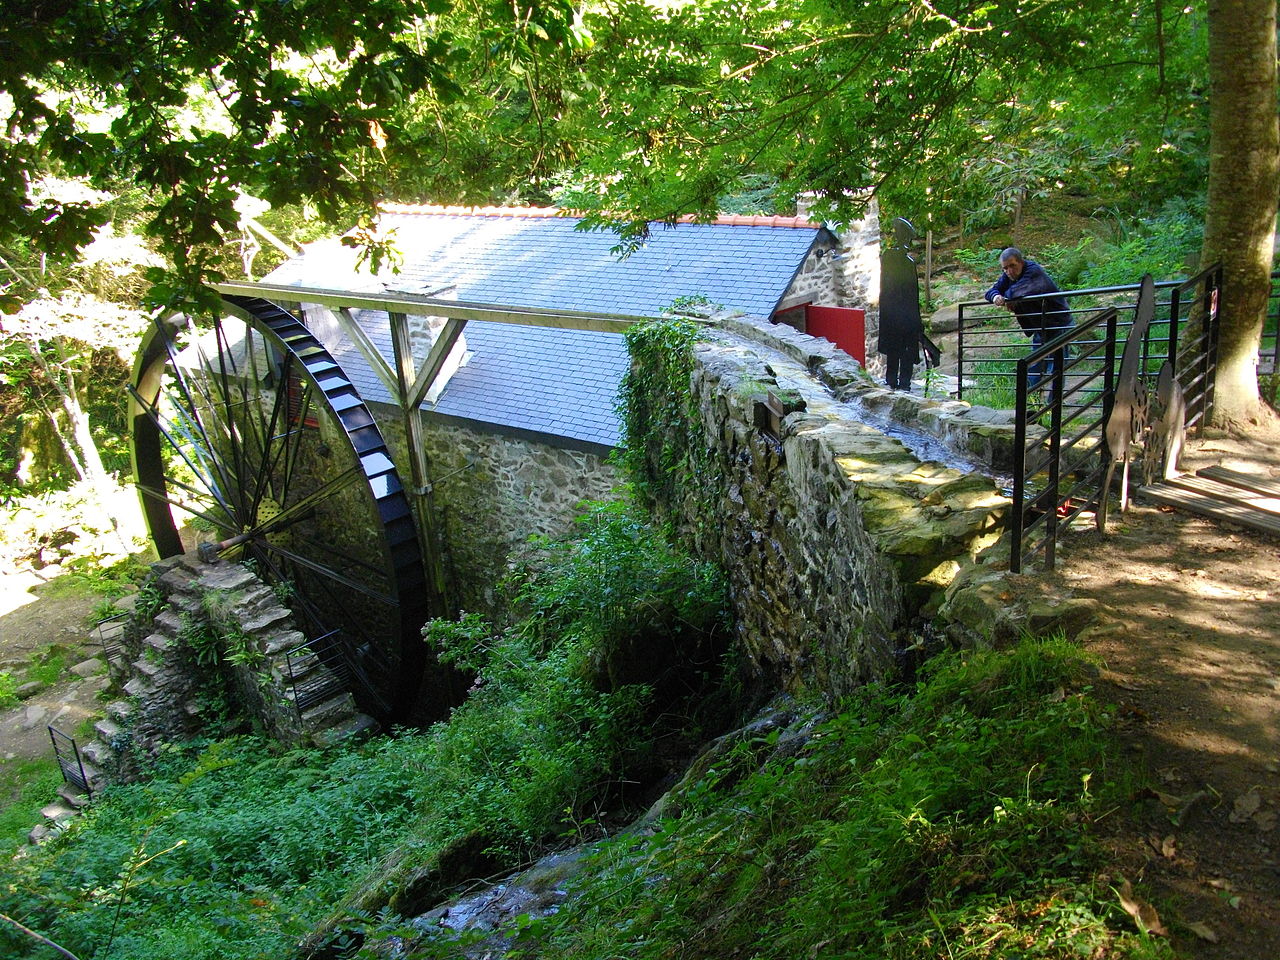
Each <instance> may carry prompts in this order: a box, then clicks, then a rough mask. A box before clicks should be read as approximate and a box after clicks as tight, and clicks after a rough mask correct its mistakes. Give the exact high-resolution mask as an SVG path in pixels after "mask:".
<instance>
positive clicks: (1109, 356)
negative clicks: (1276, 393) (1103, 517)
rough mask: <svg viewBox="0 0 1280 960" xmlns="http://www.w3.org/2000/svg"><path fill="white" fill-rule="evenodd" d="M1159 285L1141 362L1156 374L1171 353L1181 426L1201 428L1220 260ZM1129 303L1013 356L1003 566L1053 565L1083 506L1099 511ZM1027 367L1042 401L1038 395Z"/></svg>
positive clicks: (1213, 355)
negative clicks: (1009, 495)
mask: <svg viewBox="0 0 1280 960" xmlns="http://www.w3.org/2000/svg"><path fill="white" fill-rule="evenodd" d="M1157 286H1158V287H1161V286H1162V287H1163V289H1164V290H1165V291H1167V297H1168V298H1167V299H1166V300H1165V301H1164V302H1163V306H1164V307H1165V308H1166V309H1165V311H1164V313H1163V315H1162V316H1161V317H1160V319H1158V320H1157V322H1155V323H1153V324H1152V325H1151V326H1150V327H1149V328H1148V330H1147V335H1146V337H1145V338H1144V340H1143V343H1142V357H1143V364H1142V367H1141V369H1142V370H1143V371H1144V372H1145V374H1146V375H1147V376H1150V377H1154V375H1155V374H1156V372H1157V371H1158V370H1159V367H1160V365H1161V364H1163V363H1164V361H1165V360H1166V359H1168V358H1170V357H1172V358H1173V359H1174V370H1175V373H1176V375H1177V378H1178V382H1179V384H1180V385H1181V387H1182V390H1183V397H1184V401H1185V403H1186V421H1185V422H1186V426H1187V427H1188V428H1193V427H1202V426H1203V425H1205V424H1206V423H1207V422H1208V419H1209V415H1210V413H1211V412H1212V409H1213V386H1214V381H1215V375H1216V371H1217V344H1218V322H1219V319H1218V302H1219V299H1220V293H1221V289H1222V267H1221V265H1220V264H1215V265H1214V266H1212V267H1210V268H1208V269H1207V270H1204V271H1202V272H1201V273H1199V274H1197V275H1196V276H1195V277H1192V278H1190V279H1188V280H1183V281H1167V282H1165V283H1164V284H1163V285H1157ZM1110 289H1113V290H1114V289H1120V288H1110ZM1125 289H1128V288H1125ZM1132 289H1134V290H1137V289H1138V286H1137V285H1135V286H1134V287H1133V288H1132ZM1135 308H1136V298H1135V303H1133V304H1117V305H1113V306H1110V307H1106V308H1103V309H1099V310H1097V311H1096V312H1095V313H1093V314H1092V315H1091V316H1088V317H1086V318H1084V319H1082V320H1080V321H1079V322H1077V323H1076V325H1075V326H1074V327H1072V328H1071V329H1069V330H1067V331H1066V332H1065V333H1063V334H1061V335H1060V336H1058V337H1056V338H1055V339H1053V340H1051V341H1049V342H1048V343H1045V344H1044V345H1043V346H1041V347H1039V348H1036V349H1034V350H1033V351H1031V352H1030V353H1028V354H1027V355H1025V356H1023V357H1020V358H1018V359H1017V360H1016V361H1015V362H1014V370H1013V373H1012V374H1011V375H1010V376H1011V378H1012V380H1013V381H1014V389H1015V397H1014V406H1015V411H1016V412H1015V421H1014V459H1015V463H1014V471H1013V504H1014V509H1013V511H1012V516H1011V519H1010V535H1011V541H1012V543H1011V548H1010V560H1009V568H1010V570H1012V571H1014V572H1015V573H1016V572H1020V571H1021V570H1022V568H1023V566H1024V564H1026V563H1027V562H1029V561H1030V560H1032V559H1033V558H1034V557H1035V556H1037V555H1038V554H1040V553H1043V554H1044V566H1045V567H1046V568H1047V569H1050V570H1051V569H1053V566H1054V562H1055V552H1056V544H1057V538H1058V535H1059V533H1060V532H1061V531H1062V530H1063V529H1065V528H1066V527H1067V526H1068V525H1070V523H1071V522H1072V521H1073V520H1075V519H1076V517H1078V516H1079V515H1080V514H1081V513H1083V512H1085V511H1086V510H1095V511H1096V510H1097V508H1098V504H1099V502H1100V499H1101V498H1102V497H1103V496H1106V495H1107V494H1108V491H1104V490H1103V489H1102V483H1103V478H1104V476H1105V474H1106V467H1107V465H1108V464H1109V463H1110V457H1111V456H1112V454H1111V452H1110V451H1109V450H1108V449H1107V446H1106V424H1107V421H1108V419H1109V418H1110V416H1111V411H1112V408H1113V406H1114V404H1115V395H1116V378H1117V374H1118V365H1119V359H1120V354H1121V350H1120V345H1121V344H1122V343H1123V341H1124V339H1125V337H1126V336H1127V331H1128V329H1130V328H1131V327H1132V326H1133V320H1132V315H1133V311H1134V309H1135ZM1157 309H1159V304H1158V305H1157ZM1126 315H1127V316H1128V317H1130V319H1129V320H1128V321H1127V322H1126V321H1125V320H1123V319H1122V317H1123V316H1126ZM1045 368H1047V370H1045ZM1042 370H1043V371H1044V372H1043V375H1040V374H1041V371H1042ZM1033 375H1035V377H1036V385H1037V388H1043V391H1044V394H1045V395H1047V397H1048V399H1047V400H1038V399H1037V398H1036V397H1035V394H1034V392H1033V390H1032V379H1033ZM1152 392H1154V390H1153V391H1152Z"/></svg>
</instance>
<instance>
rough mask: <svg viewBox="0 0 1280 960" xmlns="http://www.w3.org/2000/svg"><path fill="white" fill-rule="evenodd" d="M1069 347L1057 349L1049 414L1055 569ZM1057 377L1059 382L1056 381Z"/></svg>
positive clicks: (1050, 550) (1048, 555)
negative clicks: (1063, 405)
mask: <svg viewBox="0 0 1280 960" xmlns="http://www.w3.org/2000/svg"><path fill="white" fill-rule="evenodd" d="M1066 363H1067V349H1066V346H1065V345H1061V346H1059V347H1058V349H1057V350H1055V351H1054V352H1053V378H1052V379H1050V380H1049V384H1050V389H1052V390H1053V401H1052V403H1051V404H1050V411H1051V412H1050V414H1049V424H1050V426H1049V487H1048V490H1046V493H1048V494H1049V515H1048V516H1047V517H1046V518H1045V545H1044V566H1045V569H1046V570H1052V569H1053V565H1054V547H1055V546H1056V545H1057V542H1058V490H1059V487H1060V486H1061V480H1062V478H1061V473H1062V395H1063V394H1064V393H1066V390H1067V374H1066ZM1055 381H1056V382H1055Z"/></svg>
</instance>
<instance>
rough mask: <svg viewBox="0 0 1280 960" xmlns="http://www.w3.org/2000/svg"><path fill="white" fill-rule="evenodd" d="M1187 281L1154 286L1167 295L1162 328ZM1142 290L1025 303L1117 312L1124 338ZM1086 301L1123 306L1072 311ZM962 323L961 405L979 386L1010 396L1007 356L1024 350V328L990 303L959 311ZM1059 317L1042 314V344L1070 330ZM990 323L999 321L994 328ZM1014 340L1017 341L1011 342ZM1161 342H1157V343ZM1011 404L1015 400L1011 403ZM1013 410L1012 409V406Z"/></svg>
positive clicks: (1159, 309) (1096, 291)
mask: <svg viewBox="0 0 1280 960" xmlns="http://www.w3.org/2000/svg"><path fill="white" fill-rule="evenodd" d="M1187 282H1189V281H1181V280H1163V281H1160V282H1158V283H1157V284H1156V291H1157V297H1159V296H1160V294H1163V293H1167V294H1168V296H1167V297H1165V298H1164V299H1157V301H1156V320H1155V323H1157V324H1163V323H1166V322H1168V320H1169V317H1170V315H1171V310H1172V308H1173V305H1174V297H1173V293H1174V291H1176V290H1177V289H1179V288H1180V287H1183V286H1185V284H1186V283H1187ZM1138 286H1139V285H1138V284H1136V283H1132V284H1124V285H1121V286H1113V287H1091V288H1088V289H1085V290H1062V291H1058V292H1056V293H1049V294H1039V295H1036V296H1032V297H1027V298H1026V300H1027V301H1028V302H1036V301H1039V302H1041V303H1042V304H1043V303H1044V301H1045V300H1047V299H1049V298H1061V299H1063V300H1065V301H1066V302H1067V305H1068V307H1070V308H1071V309H1070V311H1068V312H1069V313H1070V314H1074V313H1076V312H1079V311H1082V310H1097V309H1104V308H1105V307H1107V306H1114V307H1115V308H1116V311H1117V313H1118V315H1119V318H1120V319H1119V323H1118V330H1119V331H1121V332H1122V335H1123V331H1127V329H1128V328H1129V327H1130V326H1132V325H1133V312H1134V310H1135V308H1136V306H1137V294H1138ZM1086 298H1100V299H1108V300H1116V299H1117V298H1120V302H1117V303H1107V304H1099V305H1086V304H1083V303H1080V305H1079V306H1073V304H1074V303H1079V302H1080V301H1083V300H1084V299H1086ZM958 310H959V320H958V326H957V328H956V380H957V388H956V390H957V392H956V396H957V398H958V399H961V400H963V399H965V396H964V394H965V390H966V389H969V390H970V391H972V390H973V387H974V386H977V385H978V384H980V383H984V382H985V383H986V384H987V385H988V386H994V387H997V388H998V387H1000V386H1001V385H1003V386H1004V388H1005V389H1006V390H1007V391H1008V392H1009V394H1012V393H1013V391H1014V390H1015V389H1016V386H1015V382H1014V378H1015V369H1014V367H1015V362H1016V358H1015V357H1012V356H1009V355H1008V354H1009V351H1011V350H1018V351H1021V350H1023V349H1025V347H1024V346H1022V344H1020V343H1019V342H1018V341H1019V340H1024V341H1025V337H1026V336H1027V334H1026V332H1025V331H1024V330H1023V328H1022V326H1021V325H1020V324H1018V323H1016V322H1013V323H1012V324H1011V323H1010V318H1011V316H1012V315H1011V314H1010V313H1009V311H1007V310H1006V309H1005V308H1004V307H996V306H993V305H992V304H990V303H988V302H987V301H986V300H970V301H966V302H964V303H961V304H960V305H959V308H958ZM1059 313H1060V311H1052V310H1044V309H1043V308H1042V310H1041V314H1040V322H1041V326H1042V331H1043V332H1044V333H1045V334H1046V335H1045V336H1044V337H1043V338H1042V339H1043V340H1048V339H1049V338H1050V337H1051V336H1052V335H1053V334H1054V332H1055V330H1057V329H1059V328H1061V327H1063V326H1065V325H1067V324H1069V323H1070V322H1071V317H1070V316H1068V317H1066V318H1063V317H1060V316H1059V315H1058V314H1059ZM992 321H997V322H995V323H992ZM1011 334H1016V336H1017V338H1016V339H1013V338H1011V337H1010V335H1011ZM1157 342H1158V341H1157ZM1165 356H1167V353H1165V354H1151V355H1146V354H1144V357H1143V359H1144V365H1145V363H1150V362H1153V361H1160V362H1163V360H1164V359H1165ZM980 363H990V364H992V365H994V366H996V367H998V369H993V370H977V369H976V367H977V365H978V364H980ZM1009 399H1010V400H1011V401H1012V396H1010V397H1009ZM1010 406H1012V403H1010Z"/></svg>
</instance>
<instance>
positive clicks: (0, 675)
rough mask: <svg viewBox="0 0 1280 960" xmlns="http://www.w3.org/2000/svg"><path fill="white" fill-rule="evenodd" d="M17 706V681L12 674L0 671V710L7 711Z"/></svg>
mask: <svg viewBox="0 0 1280 960" xmlns="http://www.w3.org/2000/svg"><path fill="white" fill-rule="evenodd" d="M17 704H18V680H17V678H16V677H14V675H13V674H11V673H9V672H7V671H4V670H0V710H8V709H9V708H10V707H15V706H17Z"/></svg>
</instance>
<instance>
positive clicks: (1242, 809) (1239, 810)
mask: <svg viewBox="0 0 1280 960" xmlns="http://www.w3.org/2000/svg"><path fill="white" fill-rule="evenodd" d="M1261 806H1262V795H1261V794H1260V793H1258V788H1257V787H1250V788H1249V792H1248V793H1244V794H1241V795H1240V796H1238V797H1236V802H1235V803H1234V804H1232V808H1231V815H1230V816H1229V817H1227V819H1228V820H1230V821H1231V822H1232V823H1245V822H1247V821H1249V820H1252V819H1253V815H1254V814H1255V813H1257V812H1258V808H1259V807H1261Z"/></svg>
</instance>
